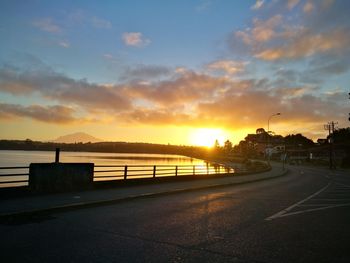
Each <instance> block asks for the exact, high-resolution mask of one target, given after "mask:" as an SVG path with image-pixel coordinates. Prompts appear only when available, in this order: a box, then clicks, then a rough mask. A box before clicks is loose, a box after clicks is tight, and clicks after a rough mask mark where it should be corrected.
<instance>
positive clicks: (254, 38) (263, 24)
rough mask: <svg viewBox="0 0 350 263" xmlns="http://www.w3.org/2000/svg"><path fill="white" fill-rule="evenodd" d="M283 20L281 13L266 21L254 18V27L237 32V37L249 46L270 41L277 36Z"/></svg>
mask: <svg viewBox="0 0 350 263" xmlns="http://www.w3.org/2000/svg"><path fill="white" fill-rule="evenodd" d="M281 22H282V16H281V15H275V16H272V17H271V18H269V19H267V20H265V21H264V20H259V19H254V20H253V27H252V28H248V29H246V30H244V31H237V32H235V37H236V38H238V39H240V40H241V41H243V43H244V44H246V45H249V46H255V45H257V44H259V43H263V42H268V41H270V40H272V39H273V38H274V37H276V35H277V32H276V28H277V27H278V26H280V25H281Z"/></svg>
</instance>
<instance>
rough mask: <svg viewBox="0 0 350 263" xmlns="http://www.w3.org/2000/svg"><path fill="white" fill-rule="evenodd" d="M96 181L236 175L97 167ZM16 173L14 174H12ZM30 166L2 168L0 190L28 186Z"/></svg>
mask: <svg viewBox="0 0 350 263" xmlns="http://www.w3.org/2000/svg"><path fill="white" fill-rule="evenodd" d="M94 167H95V168H94V181H115V180H128V179H139V178H159V177H166V176H184V175H215V174H229V173H235V171H236V169H234V168H230V167H226V166H223V165H221V164H207V165H205V164H204V165H95V166H94ZM12 171H14V172H12ZM28 183H29V166H17V167H0V188H4V187H18V186H28Z"/></svg>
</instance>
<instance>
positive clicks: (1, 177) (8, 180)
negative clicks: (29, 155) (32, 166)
mask: <svg viewBox="0 0 350 263" xmlns="http://www.w3.org/2000/svg"><path fill="white" fill-rule="evenodd" d="M11 171H14V172H11ZM28 181H29V166H16V167H0V187H17V186H26V185H28Z"/></svg>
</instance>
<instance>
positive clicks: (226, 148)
mask: <svg viewBox="0 0 350 263" xmlns="http://www.w3.org/2000/svg"><path fill="white" fill-rule="evenodd" d="M232 149H233V147H232V142H230V141H229V140H227V141H225V144H224V152H225V153H226V154H230V153H232Z"/></svg>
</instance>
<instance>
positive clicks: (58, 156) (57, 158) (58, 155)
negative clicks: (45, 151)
mask: <svg viewBox="0 0 350 263" xmlns="http://www.w3.org/2000/svg"><path fill="white" fill-rule="evenodd" d="M59 162H60V148H56V153H55V163H59Z"/></svg>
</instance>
